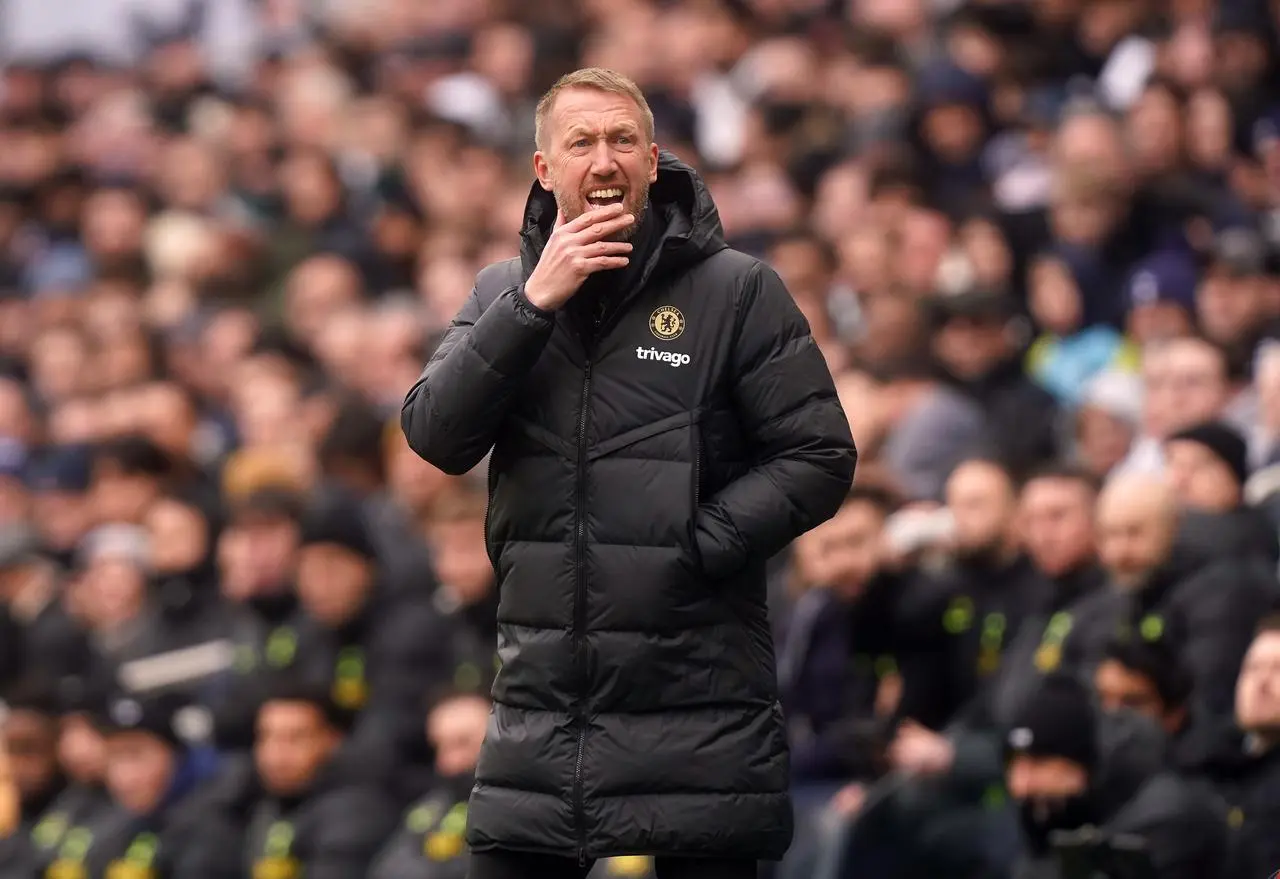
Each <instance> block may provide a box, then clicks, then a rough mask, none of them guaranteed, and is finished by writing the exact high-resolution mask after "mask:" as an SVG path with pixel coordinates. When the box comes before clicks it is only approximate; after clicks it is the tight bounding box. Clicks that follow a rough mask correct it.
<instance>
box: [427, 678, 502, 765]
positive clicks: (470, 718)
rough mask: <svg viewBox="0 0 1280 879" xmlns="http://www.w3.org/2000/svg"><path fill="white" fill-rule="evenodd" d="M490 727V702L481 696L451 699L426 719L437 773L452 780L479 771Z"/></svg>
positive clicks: (428, 737) (428, 739) (428, 738)
mask: <svg viewBox="0 0 1280 879" xmlns="http://www.w3.org/2000/svg"><path fill="white" fill-rule="evenodd" d="M488 725H489V703H488V702H486V701H485V700H484V699H481V698H480V697H478V696H476V697H470V698H466V697H464V698H459V699H450V700H448V701H447V702H444V703H443V704H441V705H437V706H436V708H435V709H434V710H432V712H431V714H429V715H428V716H427V741H429V742H430V743H431V747H432V748H434V749H435V754H436V772H438V773H439V774H440V775H442V776H444V777H446V778H449V777H452V776H458V775H465V774H466V773H468V772H472V771H474V770H475V768H476V762H477V761H478V760H479V759H480V745H481V744H483V743H484V733H485V729H486V728H487V727H488Z"/></svg>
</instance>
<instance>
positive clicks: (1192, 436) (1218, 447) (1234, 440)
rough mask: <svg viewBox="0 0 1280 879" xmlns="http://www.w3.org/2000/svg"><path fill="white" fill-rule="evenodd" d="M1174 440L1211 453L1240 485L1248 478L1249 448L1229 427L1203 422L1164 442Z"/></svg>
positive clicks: (1234, 430) (1214, 422) (1238, 433)
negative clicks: (1202, 448)
mask: <svg viewBox="0 0 1280 879" xmlns="http://www.w3.org/2000/svg"><path fill="white" fill-rule="evenodd" d="M1174 440H1186V441H1188V442H1193V443H1199V444H1200V445H1202V446H1204V447H1205V448H1206V449H1208V450H1209V451H1211V452H1213V454H1214V455H1216V456H1217V457H1218V459H1219V460H1221V461H1222V463H1224V464H1226V465H1227V468H1228V469H1230V470H1231V473H1232V475H1233V476H1235V478H1236V481H1237V482H1238V483H1240V484H1241V485H1244V483H1245V481H1246V480H1247V479H1248V478H1249V447H1248V445H1247V444H1246V443H1245V441H1244V437H1242V436H1240V432H1239V431H1237V430H1236V429H1235V428H1233V427H1231V426H1230V425H1228V424H1225V423H1223V422H1221V421H1205V422H1202V423H1200V424H1196V425H1192V426H1191V427H1188V428H1187V429H1186V430H1180V431H1178V432H1177V433H1175V434H1174V435H1173V436H1171V437H1169V439H1168V440H1166V442H1173V441H1174Z"/></svg>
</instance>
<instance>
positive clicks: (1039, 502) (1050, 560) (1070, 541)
mask: <svg viewBox="0 0 1280 879" xmlns="http://www.w3.org/2000/svg"><path fill="white" fill-rule="evenodd" d="M1093 500H1094V497H1093V492H1092V491H1091V490H1090V489H1089V487H1088V486H1086V485H1084V484H1082V483H1081V482H1080V481H1079V480H1075V479H1060V478H1046V479H1035V480H1032V481H1031V482H1029V483H1028V484H1027V487H1026V488H1025V489H1023V491H1022V503H1021V509H1020V511H1019V512H1020V515H1019V517H1018V521H1019V522H1020V524H1021V527H1022V540H1023V545H1024V546H1025V547H1026V549H1027V552H1028V553H1029V554H1030V555H1031V559H1032V561H1034V562H1035V563H1036V567H1038V568H1039V569H1040V570H1041V571H1042V572H1043V573H1045V574H1047V575H1049V576H1050V577H1060V576H1062V575H1063V574H1066V573H1069V572H1070V571H1072V570H1073V569H1075V568H1077V567H1079V566H1080V565H1082V564H1084V563H1085V562H1087V561H1088V560H1089V559H1090V558H1091V557H1092V556H1093V553H1094V538H1093Z"/></svg>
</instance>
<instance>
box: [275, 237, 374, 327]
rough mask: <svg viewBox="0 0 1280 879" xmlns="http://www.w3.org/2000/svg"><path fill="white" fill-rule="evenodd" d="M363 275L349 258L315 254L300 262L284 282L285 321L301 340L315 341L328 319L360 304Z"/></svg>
mask: <svg viewBox="0 0 1280 879" xmlns="http://www.w3.org/2000/svg"><path fill="white" fill-rule="evenodd" d="M360 297H361V289H360V276H359V275H358V274H357V273H356V270H355V268H354V267H353V266H352V265H351V264H350V263H348V262H347V261H346V260H344V259H341V258H339V257H336V256H315V257H312V258H311V259H309V260H307V261H306V262H303V263H302V264H300V265H299V266H298V267H297V268H296V269H294V270H293V272H292V273H291V274H290V275H289V279H288V281H287V282H286V285H285V322H286V324H287V325H288V327H289V330H290V333H291V334H292V335H293V336H294V338H296V339H297V340H298V341H300V342H303V343H304V344H307V345H308V346H311V345H314V344H315V343H316V340H317V338H318V337H319V335H320V333H321V331H322V330H323V329H324V327H325V325H326V324H327V323H328V322H329V320H330V319H331V318H332V317H333V316H334V315H336V314H338V313H340V312H341V311H343V310H345V309H347V308H351V307H352V306H355V305H357V304H359V302H360Z"/></svg>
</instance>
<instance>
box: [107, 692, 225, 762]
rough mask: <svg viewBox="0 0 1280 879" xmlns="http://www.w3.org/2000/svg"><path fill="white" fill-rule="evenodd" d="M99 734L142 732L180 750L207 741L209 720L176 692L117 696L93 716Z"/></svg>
mask: <svg viewBox="0 0 1280 879" xmlns="http://www.w3.org/2000/svg"><path fill="white" fill-rule="evenodd" d="M97 727H98V729H99V730H101V731H102V733H103V735H111V734H113V733H122V732H144V733H149V734H150V735H153V736H155V737H156V738H158V739H160V740H161V741H162V742H164V743H166V744H168V745H171V746H172V747H174V748H177V749H179V750H183V749H186V748H189V747H192V746H193V745H197V744H200V743H202V742H204V741H206V740H207V739H208V738H209V735H210V733H211V731H212V718H211V716H210V715H209V712H208V711H207V710H206V709H204V708H201V707H200V706H198V705H192V704H190V703H189V702H188V701H187V700H186V699H184V698H182V697H181V696H179V695H178V694H176V693H165V694H159V695H141V694H139V695H133V694H128V693H117V694H115V695H113V696H111V697H110V698H109V699H107V703H106V706H105V708H104V710H102V711H101V712H100V713H99V714H98V716H97Z"/></svg>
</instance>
